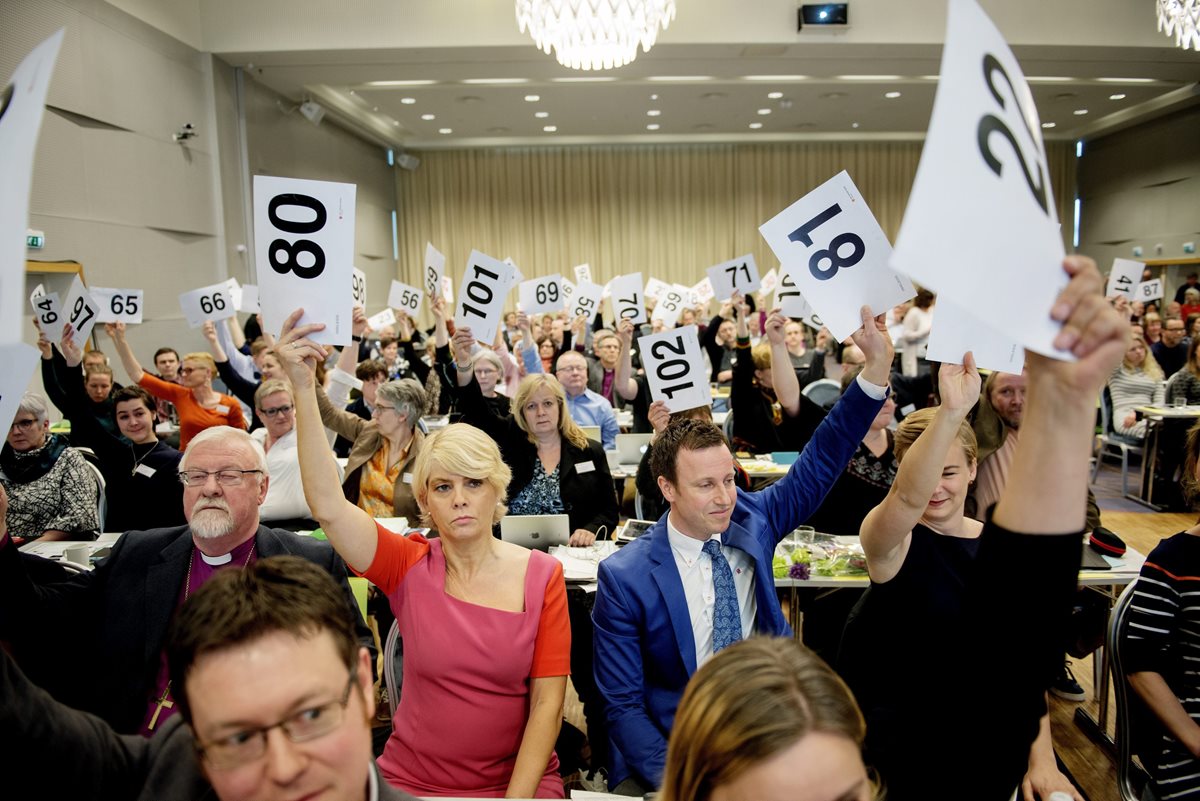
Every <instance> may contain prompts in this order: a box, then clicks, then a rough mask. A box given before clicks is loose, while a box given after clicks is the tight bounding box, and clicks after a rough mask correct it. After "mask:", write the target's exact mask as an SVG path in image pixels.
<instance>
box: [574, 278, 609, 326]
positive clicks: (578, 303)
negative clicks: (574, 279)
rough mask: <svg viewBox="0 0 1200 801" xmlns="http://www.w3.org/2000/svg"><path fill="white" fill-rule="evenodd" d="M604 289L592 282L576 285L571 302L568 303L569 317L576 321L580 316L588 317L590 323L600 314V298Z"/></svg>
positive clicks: (582, 282)
mask: <svg viewBox="0 0 1200 801" xmlns="http://www.w3.org/2000/svg"><path fill="white" fill-rule="evenodd" d="M603 294H604V287H603V286H601V285H600V284H593V283H592V282H591V281H581V282H580V283H578V284H576V285H575V291H574V292H572V293H571V300H570V302H569V303H567V317H569V318H570V319H572V320H574V319H575V318H576V317H578V316H579V315H581V314H582V315H584V316H586V317H587V319H588V322H589V323H590V322H591V321H592V320H593V319H594V318H595V316H596V315H597V314H599V313H600V296H601V295H603Z"/></svg>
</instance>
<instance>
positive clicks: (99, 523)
mask: <svg viewBox="0 0 1200 801" xmlns="http://www.w3.org/2000/svg"><path fill="white" fill-rule="evenodd" d="M75 450H77V451H79V454H80V455H81V456H82V457H83V463H84V464H86V465H87V466H88V468H89V469H90V470H91V471H92V475H93V476H95V477H96V486H97V488H98V490H99V491H98V492H97V493H96V533H100V532H102V531H104V521H105V520H106V519H107V518H108V495H107V494H105V488H106V487H107V485H108V482H106V481H105V480H104V474H103V473H101V472H100V467H99V466H98V465H97V464H96V462H95V461H93V460H95V459H96V458H97V457H96V454H95V452H94V451H92V449H91V448H75Z"/></svg>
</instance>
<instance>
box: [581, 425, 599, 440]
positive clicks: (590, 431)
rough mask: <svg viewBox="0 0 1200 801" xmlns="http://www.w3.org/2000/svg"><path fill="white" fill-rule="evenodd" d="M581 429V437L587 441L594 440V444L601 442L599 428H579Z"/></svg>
mask: <svg viewBox="0 0 1200 801" xmlns="http://www.w3.org/2000/svg"><path fill="white" fill-rule="evenodd" d="M580 428H582V429H583V435H584V436H585V437H587V438H588V439H594V440H596V442H602V441H603V440H601V438H600V426H580Z"/></svg>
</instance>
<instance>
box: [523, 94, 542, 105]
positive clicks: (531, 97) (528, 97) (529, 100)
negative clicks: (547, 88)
mask: <svg viewBox="0 0 1200 801" xmlns="http://www.w3.org/2000/svg"><path fill="white" fill-rule="evenodd" d="M541 99H542V96H541V95H525V102H526V103H536V102H538V101H539V100H541Z"/></svg>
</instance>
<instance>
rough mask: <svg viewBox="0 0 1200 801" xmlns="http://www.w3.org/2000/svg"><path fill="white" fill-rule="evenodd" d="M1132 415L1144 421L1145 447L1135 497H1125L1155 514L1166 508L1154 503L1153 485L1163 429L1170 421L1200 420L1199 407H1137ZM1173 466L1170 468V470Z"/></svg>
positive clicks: (1156, 475) (1156, 476)
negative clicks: (1140, 475)
mask: <svg viewBox="0 0 1200 801" xmlns="http://www.w3.org/2000/svg"><path fill="white" fill-rule="evenodd" d="M1133 411H1134V414H1136V415H1137V416H1138V417H1140V418H1142V419H1144V420H1145V421H1146V440H1145V442H1146V445H1145V452H1144V453H1143V454H1142V477H1141V481H1140V482H1139V485H1138V493H1137V494H1136V495H1126V496H1125V497H1127V498H1128V499H1129V500H1131V501H1135V502H1137V503H1140V504H1142V505H1143V506H1146V507H1148V508H1150V509H1153V510H1154V511H1156V512H1163V511H1166V507H1165V506H1163V505H1161V504H1158V503H1155V501H1154V485H1155V483H1156V481H1157V478H1158V466H1159V465H1158V463H1159V453H1160V445H1161V439H1162V432H1163V429H1164V428H1165V427H1166V426H1167V425H1168V423H1169V422H1170V421H1175V420H1185V421H1194V420H1197V419H1200V406H1139V407H1137V408H1136V409H1134V410H1133ZM1173 468H1174V466H1172V469H1173Z"/></svg>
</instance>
